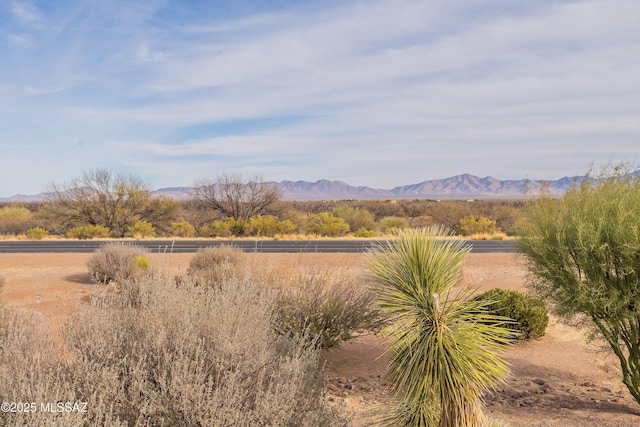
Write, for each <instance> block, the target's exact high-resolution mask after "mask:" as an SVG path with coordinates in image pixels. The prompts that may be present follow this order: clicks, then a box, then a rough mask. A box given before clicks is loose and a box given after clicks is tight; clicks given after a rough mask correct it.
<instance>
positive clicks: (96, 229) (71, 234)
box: [66, 225, 111, 240]
mask: <svg viewBox="0 0 640 427" xmlns="http://www.w3.org/2000/svg"><path fill="white" fill-rule="evenodd" d="M110 234H111V230H109V228H108V227H103V226H101V225H82V226H80V227H73V228H72V229H70V230H69V231H67V234H66V236H67V237H68V238H70V239H80V240H86V239H93V238H94V237H98V238H105V237H109V235H110Z"/></svg>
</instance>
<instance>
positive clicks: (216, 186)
mask: <svg viewBox="0 0 640 427" xmlns="http://www.w3.org/2000/svg"><path fill="white" fill-rule="evenodd" d="M44 194H45V197H46V199H45V200H44V201H42V202H31V203H5V204H4V205H0V235H26V236H27V237H28V238H33V239H38V238H42V237H44V236H47V235H57V236H67V237H71V238H103V237H104V238H106V237H112V238H121V237H138V238H147V237H153V236H165V237H168V236H175V237H242V236H261V237H274V236H286V235H296V234H306V235H317V236H323V237H339V236H346V235H350V236H355V237H376V236H379V235H383V234H385V233H387V232H390V231H394V230H398V229H403V228H408V227H414V228H420V227H424V226H429V225H435V224H438V225H444V226H447V227H448V228H450V229H455V230H457V231H458V233H459V234H462V235H473V234H479V233H484V234H489V235H499V233H505V234H506V235H512V234H514V232H515V224H516V222H517V218H518V212H519V210H520V207H521V205H522V202H521V201H517V200H515V201H512V200H501V201H499V200H495V201H476V202H472V203H469V202H466V201H443V202H439V201H435V200H419V199H414V200H333V201H287V200H283V199H282V190H281V189H280V187H279V186H278V185H277V184H275V183H267V182H264V181H263V180H262V179H260V177H252V178H248V179H245V178H243V177H242V176H241V175H237V174H220V175H217V176H214V177H210V178H205V179H201V180H199V181H197V182H196V183H195V185H194V189H193V191H192V193H191V198H190V199H189V200H184V201H176V200H173V199H171V198H168V197H165V196H162V195H155V194H154V193H153V191H152V190H151V188H150V187H149V185H148V184H147V183H146V182H145V181H144V180H143V179H142V178H140V177H139V176H138V175H135V174H130V173H114V172H111V171H109V170H106V169H96V170H92V171H88V172H85V173H84V174H83V175H82V176H81V177H77V178H74V179H72V180H70V181H69V182H64V183H52V184H50V185H49V186H47V188H46V189H45V191H44Z"/></svg>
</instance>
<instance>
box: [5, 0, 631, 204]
mask: <svg viewBox="0 0 640 427" xmlns="http://www.w3.org/2000/svg"><path fill="white" fill-rule="evenodd" d="M639 22H640V2H639V1H637V0H593V1H586V0H585V1H580V0H572V1H563V0H553V1H547V0H531V1H527V0H521V1H513V0H501V1H500V0H496V1H492V0H486V1H477V0H451V1H436V0H431V1H429V0H416V1H413V0H365V1H354V0H297V1H294V0H230V1H217V0H136V1H131V0H55V1H51V0H0V197H8V196H12V195H14V194H18V193H20V194H36V193H39V192H41V191H43V190H44V189H45V188H46V186H47V185H49V184H50V183H52V182H56V183H63V182H68V181H70V180H71V179H72V178H75V177H80V176H82V174H83V173H84V172H87V171H91V170H95V169H97V168H102V169H108V170H111V171H113V172H126V173H133V174H137V175H139V176H141V177H142V178H143V179H145V180H146V181H147V182H148V183H149V185H150V187H151V188H154V189H157V188H162V187H175V186H191V185H193V184H194V182H196V181H197V180H199V179H202V178H205V177H212V176H215V175H218V174H221V173H233V174H241V175H242V176H244V177H254V176H260V177H262V179H264V180H267V181H281V180H292V181H297V180H304V181H316V180H319V179H330V180H341V181H344V182H347V183H348V184H351V185H366V186H370V187H374V188H385V189H391V188H393V187H395V186H399V185H408V184H415V183H419V182H422V181H425V180H429V179H438V178H446V177H450V176H453V175H457V174H461V173H470V174H474V175H478V176H482V177H484V176H488V175H490V176H493V177H495V178H498V179H521V178H530V179H558V178H562V177H564V176H574V175H577V174H578V175H579V174H584V173H585V172H586V171H587V170H588V169H589V168H590V167H594V168H599V167H602V166H603V165H605V164H610V163H614V164H615V163H618V162H621V161H626V162H632V163H635V162H638V161H639V160H640V28H639V27H638V25H639V24H638V23H639Z"/></svg>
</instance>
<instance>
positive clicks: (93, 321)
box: [0, 275, 346, 427]
mask: <svg viewBox="0 0 640 427" xmlns="http://www.w3.org/2000/svg"><path fill="white" fill-rule="evenodd" d="M137 284H138V290H139V294H140V298H139V304H137V305H132V304H131V303H130V300H129V299H128V297H127V296H126V295H124V294H122V293H109V294H105V295H104V296H103V297H100V298H95V299H93V300H92V301H91V302H90V303H88V304H83V305H82V306H80V307H79V308H78V310H77V311H76V313H75V314H74V315H73V317H72V318H71V319H70V321H69V322H68V324H67V326H66V327H65V329H64V330H63V331H62V338H63V342H64V350H63V349H61V347H60V346H59V345H56V344H55V342H54V340H53V339H52V337H51V333H50V331H48V330H46V322H45V321H44V319H42V316H38V315H29V314H25V313H18V314H17V315H15V316H12V317H11V318H10V319H9V320H10V328H9V329H10V331H11V332H10V333H9V334H6V335H4V336H0V375H1V377H2V381H1V382H0V396H2V398H3V399H4V400H7V401H15V402H19V401H36V402H40V401H42V402H52V401H53V402H57V401H72V402H73V401H84V402H87V403H88V404H87V408H88V412H86V413H66V414H65V413H58V414H51V413H39V412H36V413H34V414H11V413H9V414H3V417H4V419H3V420H2V421H3V422H4V423H6V425H40V426H44V425H47V426H88V425H91V426H93V425H109V426H125V425H129V426H133V425H148V426H163V425H165V426H196V425H197V426H216V427H223V426H229V427H231V426H280V427H284V426H287V427H288V426H291V427H296V426H301V427H302V426H327V427H328V426H344V425H345V424H346V423H345V422H344V420H342V419H340V418H339V417H338V416H337V415H336V413H335V412H334V411H333V410H332V409H331V408H329V407H328V406H326V404H325V402H324V399H323V396H322V393H323V379H322V375H321V372H320V371H319V363H318V354H317V352H315V351H313V350H312V349H305V348H304V346H302V345H301V344H300V341H297V340H295V339H288V338H284V337H277V336H276V335H275V334H274V333H273V331H272V329H271V319H272V312H271V310H270V307H271V306H272V299H273V294H272V292H270V291H268V290H267V289H266V287H265V286H263V284H262V283H260V282H258V281H254V280H249V279H245V280H238V281H236V282H235V283H234V286H229V287H225V288H224V289H215V290H214V289H211V288H203V287H198V286H195V285H194V284H193V283H191V282H190V281H189V280H187V281H185V282H184V283H183V284H182V285H181V286H176V284H175V282H174V281H173V280H172V279H170V278H168V277H164V276H161V275H156V276H146V277H144V278H141V279H140V280H138V281H137Z"/></svg>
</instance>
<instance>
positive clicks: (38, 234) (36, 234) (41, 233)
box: [27, 227, 49, 240]
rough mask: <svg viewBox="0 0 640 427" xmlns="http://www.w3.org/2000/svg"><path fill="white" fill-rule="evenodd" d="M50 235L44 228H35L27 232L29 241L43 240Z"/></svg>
mask: <svg viewBox="0 0 640 427" xmlns="http://www.w3.org/2000/svg"><path fill="white" fill-rule="evenodd" d="M48 235H49V232H48V231H47V230H45V229H44V228H40V227H34V228H31V229H29V230H27V239H30V240H42V239H44V238H45V237H47V236H48Z"/></svg>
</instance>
